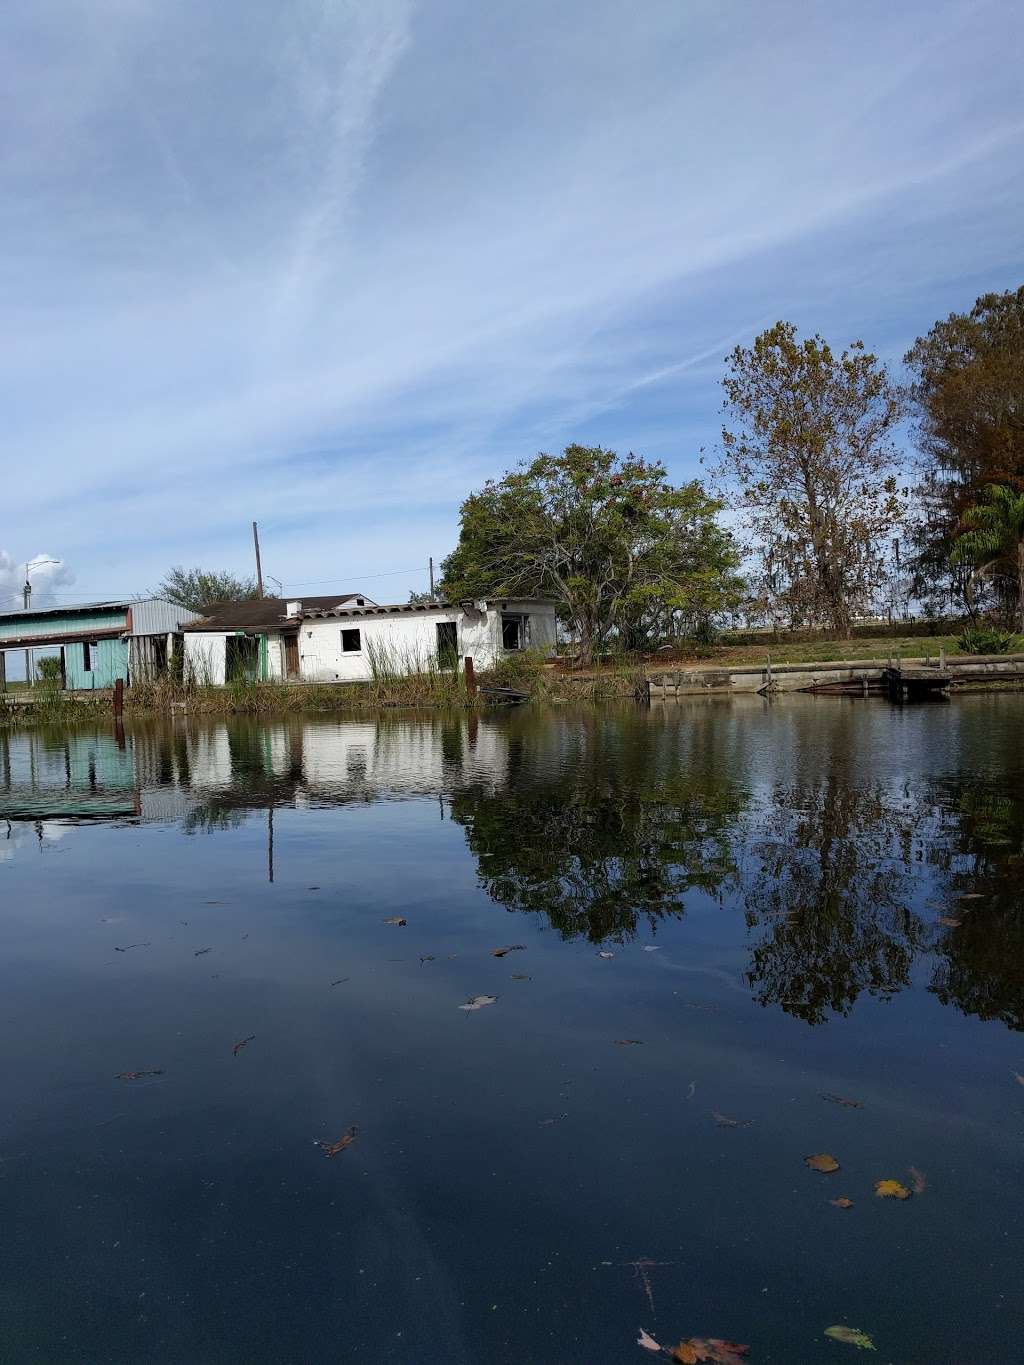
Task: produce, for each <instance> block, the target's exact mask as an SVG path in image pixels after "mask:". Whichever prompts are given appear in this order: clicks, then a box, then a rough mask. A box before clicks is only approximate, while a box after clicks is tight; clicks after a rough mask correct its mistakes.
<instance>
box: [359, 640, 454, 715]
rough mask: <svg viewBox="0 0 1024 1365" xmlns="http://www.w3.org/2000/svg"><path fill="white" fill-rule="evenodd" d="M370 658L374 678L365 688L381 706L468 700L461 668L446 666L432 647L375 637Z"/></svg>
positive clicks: (368, 649) (449, 703)
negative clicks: (421, 646) (398, 642)
mask: <svg viewBox="0 0 1024 1365" xmlns="http://www.w3.org/2000/svg"><path fill="white" fill-rule="evenodd" d="M366 660H367V663H368V664H369V666H370V679H369V682H368V683H366V684H365V687H366V689H367V692H368V694H369V696H370V698H371V699H372V701H373V703H374V704H375V705H377V706H464V705H465V704H466V702H467V700H468V698H467V694H466V684H465V680H464V679H463V678H462V676H461V675H460V673H459V670H458V667H455V668H449V669H445V668H442V667H441V665H440V663H439V662H438V658H437V655H436V654H434V653H433V652H432V651H430V650H422V649H420V648H419V647H418V646H416V645H397V644H392V643H389V642H388V641H386V640H380V639H377V640H375V639H373V637H372V636H371V637H368V638H367V640H366Z"/></svg>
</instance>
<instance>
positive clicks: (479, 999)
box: [459, 995, 498, 1010]
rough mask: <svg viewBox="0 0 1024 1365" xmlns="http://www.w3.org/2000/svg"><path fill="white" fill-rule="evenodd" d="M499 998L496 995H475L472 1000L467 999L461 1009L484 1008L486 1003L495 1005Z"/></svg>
mask: <svg viewBox="0 0 1024 1365" xmlns="http://www.w3.org/2000/svg"><path fill="white" fill-rule="evenodd" d="M497 999H498V997H497V996H496V995H474V996H473V999H472V1000H467V1001H466V1003H465V1004H464V1005H460V1006H459V1009H460V1010H482V1009H483V1007H484V1006H485V1005H493V1004H494V1003H495V1001H496V1000H497Z"/></svg>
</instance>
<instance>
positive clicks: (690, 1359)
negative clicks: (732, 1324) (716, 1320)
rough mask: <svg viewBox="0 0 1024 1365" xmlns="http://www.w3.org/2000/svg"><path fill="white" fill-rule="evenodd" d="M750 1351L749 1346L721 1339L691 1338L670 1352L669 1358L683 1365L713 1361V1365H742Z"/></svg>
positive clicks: (697, 1364) (699, 1364)
mask: <svg viewBox="0 0 1024 1365" xmlns="http://www.w3.org/2000/svg"><path fill="white" fill-rule="evenodd" d="M749 1350H750V1347H749V1346H741V1345H740V1344H739V1342H736V1341H723V1340H722V1339H721V1337H690V1338H689V1340H687V1341H681V1342H680V1343H679V1345H678V1346H676V1347H675V1348H674V1350H671V1351H669V1356H670V1357H671V1359H672V1360H678V1361H680V1362H681V1365H701V1362H703V1361H711V1362H713V1365H741V1363H742V1361H743V1357H744V1356H745V1355H746V1354H747V1352H748V1351H749Z"/></svg>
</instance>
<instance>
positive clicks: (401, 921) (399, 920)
mask: <svg viewBox="0 0 1024 1365" xmlns="http://www.w3.org/2000/svg"><path fill="white" fill-rule="evenodd" d="M384 923H385V924H398V925H400V926H403V927H404V926H405V925H406V924H408V923H409V921H408V920H407V919H405V918H404V917H403V916H402V915H389V916H388V918H387V919H386V920H385V921H384Z"/></svg>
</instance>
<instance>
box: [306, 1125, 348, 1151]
mask: <svg viewBox="0 0 1024 1365" xmlns="http://www.w3.org/2000/svg"><path fill="white" fill-rule="evenodd" d="M356 1132H357V1129H356V1126H355V1124H354V1123H353V1125H352V1127H351V1128H350V1129H349V1130H348V1132H346V1133H343V1134H342V1135H341V1137H340V1138H339V1139H338V1141H337V1142H318V1143H317V1144H316V1145H317V1146H318V1147H319V1148H320V1150H321V1151H322V1152H323V1154H324V1156H337V1155H338V1153H339V1152H343V1151H344V1150H345V1148H346V1147H351V1146H352V1144H353V1142H355V1140H356Z"/></svg>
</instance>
